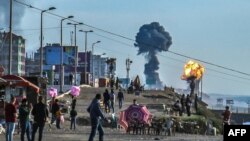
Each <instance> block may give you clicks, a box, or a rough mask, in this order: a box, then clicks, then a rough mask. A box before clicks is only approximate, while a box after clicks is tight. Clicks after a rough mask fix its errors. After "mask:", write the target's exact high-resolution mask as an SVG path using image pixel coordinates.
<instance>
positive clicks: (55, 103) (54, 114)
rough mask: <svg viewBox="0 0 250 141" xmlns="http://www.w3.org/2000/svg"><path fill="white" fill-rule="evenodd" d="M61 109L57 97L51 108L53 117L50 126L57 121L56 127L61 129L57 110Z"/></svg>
mask: <svg viewBox="0 0 250 141" xmlns="http://www.w3.org/2000/svg"><path fill="white" fill-rule="evenodd" d="M59 110H60V106H59V104H58V99H55V101H54V103H53V104H52V108H51V114H52V117H51V122H50V127H51V124H53V123H54V122H55V121H56V128H57V129H60V119H58V118H57V116H56V112H58V111H59Z"/></svg>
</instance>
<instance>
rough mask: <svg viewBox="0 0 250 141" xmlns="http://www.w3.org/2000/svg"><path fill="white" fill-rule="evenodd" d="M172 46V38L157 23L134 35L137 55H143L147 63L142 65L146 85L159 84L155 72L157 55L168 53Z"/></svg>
mask: <svg viewBox="0 0 250 141" xmlns="http://www.w3.org/2000/svg"><path fill="white" fill-rule="evenodd" d="M171 44H172V38H171V36H170V35H169V33H168V32H166V31H165V29H164V28H163V27H162V26H160V24H159V23H157V22H152V23H151V24H145V25H143V26H142V27H141V28H140V30H139V32H138V33H137V35H136V43H135V44H134V45H135V47H138V48H139V50H138V54H137V55H140V54H144V55H145V58H146V59H147V61H148V62H147V63H146V64H145V65H144V67H145V69H144V74H145V76H146V84H148V85H155V84H157V83H158V84H159V83H161V81H160V78H159V74H158V72H157V70H158V69H159V64H160V63H159V61H158V58H157V53H158V52H162V51H168V48H169V47H170V45H171Z"/></svg>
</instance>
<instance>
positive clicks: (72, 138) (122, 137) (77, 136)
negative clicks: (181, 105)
mask: <svg viewBox="0 0 250 141" xmlns="http://www.w3.org/2000/svg"><path fill="white" fill-rule="evenodd" d="M47 127H48V126H47ZM104 131H105V136H104V140H105V141H142V140H144V141H153V140H162V141H222V140H223V138H222V136H221V135H218V136H204V135H194V134H179V133H177V134H176V135H175V136H165V135H158V136H156V135H133V134H126V133H125V132H124V131H123V130H119V129H114V130H112V129H110V128H104ZM89 133H90V127H89V126H83V127H78V128H77V129H76V130H75V131H72V130H70V129H67V128H64V129H60V130H57V129H55V128H53V129H52V130H51V131H48V130H47V129H45V131H44V137H43V141H87V140H88V137H89ZM37 137H38V134H37V135H36V138H37ZM4 140H5V137H4V135H0V141H4ZM19 140H20V135H17V134H15V136H14V141H19ZM36 140H37V139H36ZM95 140H96V141H97V140H98V133H97V135H96V137H95Z"/></svg>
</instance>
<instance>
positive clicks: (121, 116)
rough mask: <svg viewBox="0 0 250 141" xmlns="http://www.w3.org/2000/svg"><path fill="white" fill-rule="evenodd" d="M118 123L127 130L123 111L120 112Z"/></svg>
mask: <svg viewBox="0 0 250 141" xmlns="http://www.w3.org/2000/svg"><path fill="white" fill-rule="evenodd" d="M119 124H120V125H121V126H122V127H123V128H124V129H125V130H126V131H127V129H128V123H127V121H126V117H125V111H121V112H120V118H119Z"/></svg>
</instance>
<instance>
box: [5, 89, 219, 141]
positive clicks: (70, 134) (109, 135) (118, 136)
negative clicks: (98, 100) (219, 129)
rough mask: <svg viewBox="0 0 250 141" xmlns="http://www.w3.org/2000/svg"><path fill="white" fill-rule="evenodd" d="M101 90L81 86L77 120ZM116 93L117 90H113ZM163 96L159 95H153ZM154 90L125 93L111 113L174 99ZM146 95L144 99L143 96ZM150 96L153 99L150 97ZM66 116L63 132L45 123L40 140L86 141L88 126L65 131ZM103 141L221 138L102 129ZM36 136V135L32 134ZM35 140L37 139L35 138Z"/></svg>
mask: <svg viewBox="0 0 250 141" xmlns="http://www.w3.org/2000/svg"><path fill="white" fill-rule="evenodd" d="M104 90H105V88H98V89H96V88H88V87H82V88H81V94H80V96H79V97H78V98H77V106H76V110H77V111H78V117H81V116H89V115H88V113H87V112H86V109H87V106H88V105H89V103H90V102H91V101H92V99H93V98H94V96H95V94H96V93H101V94H102V93H103V92H104ZM115 92H117V90H116V91H115ZM157 93H158V94H159V93H163V92H157ZM158 94H156V93H155V91H147V92H145V93H143V95H144V96H142V95H141V96H139V97H137V96H135V95H133V94H126V93H125V103H124V106H123V108H122V109H118V103H117V102H116V106H115V109H116V110H115V111H116V115H118V113H119V112H120V111H121V110H124V109H126V108H127V107H128V106H129V105H130V104H131V103H132V101H133V99H134V98H136V99H137V100H138V102H139V103H140V104H155V103H158V104H159V103H164V104H166V105H167V104H171V103H172V102H173V100H175V99H176V96H173V95H171V94H167V95H166V94H165V95H166V97H157V95H158ZM145 95H146V97H145ZM151 96H155V97H154V98H152V97H151ZM61 98H62V99H64V100H68V101H71V98H70V97H67V96H64V97H62V96H61ZM150 112H151V113H152V114H153V115H155V116H159V115H162V114H163V113H162V111H157V110H154V109H150ZM105 115H106V116H107V117H110V116H111V115H110V114H105ZM68 117H69V114H67V113H66V114H65V119H66V120H65V123H64V124H62V128H63V129H59V130H58V129H56V128H55V125H54V126H52V129H51V130H49V128H48V124H47V125H46V126H45V129H44V139H43V141H87V140H88V136H89V134H90V126H86V125H85V126H80V125H77V129H76V130H70V129H69V121H68V120H67V119H68ZM104 132H105V136H104V140H105V141H142V140H144V141H153V140H162V141H222V140H223V138H222V136H221V135H217V136H204V135H194V134H181V133H176V135H175V136H165V135H159V136H157V135H132V134H126V133H125V131H124V130H123V129H111V128H104ZM36 137H38V134H37V135H36ZM19 140H20V135H17V134H16V133H15V136H14V141H19ZM36 140H37V139H36ZM95 140H98V134H97V135H96V138H95ZM0 141H5V136H4V135H0Z"/></svg>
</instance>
